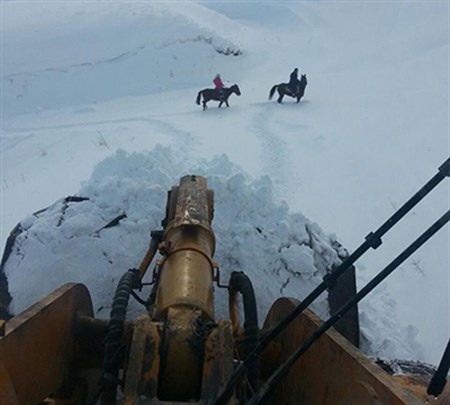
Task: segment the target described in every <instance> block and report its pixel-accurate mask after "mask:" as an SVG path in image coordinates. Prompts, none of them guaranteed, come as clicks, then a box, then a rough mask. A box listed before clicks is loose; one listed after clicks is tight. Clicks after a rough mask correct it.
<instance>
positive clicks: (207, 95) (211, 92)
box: [196, 84, 241, 110]
mask: <svg viewBox="0 0 450 405" xmlns="http://www.w3.org/2000/svg"><path fill="white" fill-rule="evenodd" d="M232 93H236V94H237V95H238V96H240V95H241V90H240V89H239V86H238V85H237V84H233V85H232V86H231V87H224V88H223V95H222V97H221V96H220V93H219V91H218V90H216V89H204V90H202V91H199V92H198V95H197V101H196V102H197V104H198V105H200V99H201V97H202V96H203V101H202V104H203V109H204V110H206V108H207V107H206V103H207V102H208V101H209V100H216V101H220V103H219V108H220V107H222V104H223V103H225V104H226V105H227V107H229V106H230V105H229V104H228V97H230V96H231V94H232Z"/></svg>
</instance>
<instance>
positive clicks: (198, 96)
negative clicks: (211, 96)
mask: <svg viewBox="0 0 450 405" xmlns="http://www.w3.org/2000/svg"><path fill="white" fill-rule="evenodd" d="M202 92H203V90H202V91H199V92H198V94H197V100H195V102H196V103H197V104H198V105H200V99H201V98H202Z"/></svg>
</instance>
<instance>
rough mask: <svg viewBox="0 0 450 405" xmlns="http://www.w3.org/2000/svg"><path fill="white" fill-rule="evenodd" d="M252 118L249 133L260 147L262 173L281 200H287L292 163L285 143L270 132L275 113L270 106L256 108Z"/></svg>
mask: <svg viewBox="0 0 450 405" xmlns="http://www.w3.org/2000/svg"><path fill="white" fill-rule="evenodd" d="M258 110H259V111H258V112H257V113H256V114H254V116H253V118H252V124H251V128H250V129H251V131H252V132H253V133H254V134H255V136H256V138H257V139H258V141H259V143H260V145H261V157H260V160H261V166H262V173H263V174H267V175H269V176H270V178H271V179H272V182H273V183H274V186H275V188H276V189H277V190H278V191H279V192H281V195H282V198H283V199H288V197H289V193H290V191H289V190H290V188H289V186H288V184H289V182H288V181H287V177H288V176H289V175H290V171H291V169H292V163H291V162H292V161H291V159H292V158H291V156H290V152H289V148H288V144H287V142H286V141H285V140H284V139H282V138H281V137H280V136H278V135H276V134H275V133H274V132H273V131H271V130H270V124H271V121H273V119H274V116H275V113H274V106H273V105H272V104H270V105H266V106H263V107H262V108H259V107H258Z"/></svg>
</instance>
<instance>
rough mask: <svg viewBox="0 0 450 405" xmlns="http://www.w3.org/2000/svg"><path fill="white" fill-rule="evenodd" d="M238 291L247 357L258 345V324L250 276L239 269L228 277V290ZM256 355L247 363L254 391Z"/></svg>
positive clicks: (256, 380)
mask: <svg viewBox="0 0 450 405" xmlns="http://www.w3.org/2000/svg"><path fill="white" fill-rule="evenodd" d="M233 290H235V291H238V292H240V293H241V294H242V298H243V305H244V316H245V320H244V338H245V340H244V351H245V353H244V356H245V357H247V356H248V355H249V354H250V353H252V352H253V351H254V350H255V348H256V347H257V346H258V342H259V326H258V310H257V307H256V299H255V292H254V290H253V286H252V283H251V281H250V278H249V277H248V276H247V275H245V274H244V273H243V272H241V271H234V272H232V273H231V277H230V292H231V291H233ZM258 371H259V362H258V357H256V356H255V357H253V358H252V360H251V362H249V364H248V374H247V376H248V381H249V383H250V385H251V387H252V389H253V390H254V391H255V390H257V388H258V377H259V375H258V374H259V372H258Z"/></svg>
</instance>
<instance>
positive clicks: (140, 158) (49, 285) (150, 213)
mask: <svg viewBox="0 0 450 405" xmlns="http://www.w3.org/2000/svg"><path fill="white" fill-rule="evenodd" d="M177 155H178V153H177V152H174V151H172V150H171V149H170V148H164V147H161V146H157V147H156V148H155V149H154V150H153V151H151V152H148V153H133V154H127V153H125V152H124V151H117V152H116V153H115V155H114V156H111V157H110V158H107V159H105V160H104V161H103V162H101V163H100V164H98V165H97V167H96V169H95V170H94V173H93V175H92V177H91V179H90V180H89V181H88V182H86V184H84V186H83V187H82V189H81V190H80V193H79V196H80V197H85V198H88V199H86V200H81V201H69V202H68V201H66V200H64V199H62V200H59V201H57V202H56V203H55V204H53V205H52V206H50V207H49V208H48V209H46V210H43V211H40V212H38V213H36V214H34V215H32V216H29V217H27V218H26V219H24V220H23V221H21V223H20V225H21V228H22V232H21V233H20V234H19V235H18V237H17V238H16V242H15V244H14V247H13V250H12V252H11V254H10V256H9V258H8V260H7V262H6V265H5V267H4V270H5V273H6V276H7V279H8V284H9V291H10V294H11V296H12V297H13V301H12V304H11V308H10V309H11V310H12V312H14V313H16V314H17V313H19V312H20V311H22V310H23V309H25V308H26V307H27V306H29V305H31V304H32V303H34V302H36V301H37V300H38V299H40V298H42V296H43V295H45V294H47V293H49V292H51V291H52V290H54V289H56V288H57V287H59V286H60V285H62V284H64V283H65V282H80V283H84V284H85V285H86V286H87V287H88V289H89V291H90V293H91V295H92V298H93V304H94V311H95V313H96V315H97V316H99V317H103V318H107V317H108V316H109V309H110V304H111V303H112V297H113V294H114V291H115V288H116V285H117V282H118V280H119V278H120V276H121V275H122V274H123V273H124V272H125V271H126V270H128V269H130V268H136V267H138V266H139V264H140V262H141V260H142V259H143V257H144V255H145V253H146V251H147V248H148V244H149V232H150V231H151V230H156V229H161V226H160V223H161V220H162V219H163V218H164V216H165V206H166V199H167V190H169V189H170V188H171V187H172V186H173V185H178V183H179V179H180V177H182V176H183V175H185V174H196V175H204V176H205V177H207V180H208V187H209V188H212V189H213V190H214V193H215V194H214V200H215V211H214V220H213V229H214V232H215V234H216V241H217V246H216V254H215V260H216V261H217V262H218V263H219V264H220V268H221V277H222V283H226V282H227V280H228V279H229V275H230V273H231V272H232V271H244V272H245V273H246V274H247V275H248V276H249V277H250V279H251V280H252V282H253V284H254V288H255V292H256V296H257V302H258V306H259V311H260V321H261V323H262V321H263V320H264V318H265V316H266V313H267V311H268V309H269V307H270V305H271V304H272V303H273V302H274V301H275V300H276V299H277V298H279V297H280V296H288V297H294V298H297V299H300V300H301V299H303V298H304V297H305V296H306V295H307V294H308V293H309V292H311V291H312V290H313V289H314V288H315V287H316V286H317V285H318V284H319V283H320V282H321V281H322V278H323V276H324V275H325V274H326V273H327V272H328V271H330V270H331V268H332V266H333V265H337V264H339V263H340V258H339V257H345V256H346V254H347V253H346V251H345V250H344V249H343V248H342V247H341V246H340V245H339V243H338V242H337V241H336V239H335V237H334V236H333V235H328V234H326V233H324V232H323V231H322V229H321V228H320V227H319V226H318V225H317V224H315V223H313V222H311V221H310V220H308V219H307V218H305V217H304V216H303V215H302V214H300V213H292V212H290V210H289V207H288V206H287V204H286V203H285V202H280V201H277V200H276V198H275V197H274V194H273V185H272V183H271V181H270V179H269V178H268V177H267V176H263V177H261V178H259V179H256V180H252V179H251V178H250V177H249V176H248V175H247V174H245V173H244V172H242V170H241V169H240V168H239V167H238V166H236V165H235V164H233V163H232V162H230V161H229V160H228V158H227V157H226V156H225V155H222V156H215V157H214V158H213V159H211V160H209V161H207V160H202V161H193V162H192V163H190V164H188V163H187V162H186V161H183V160H182V159H180V156H177ZM114 220H115V223H114V225H113V226H111V221H114ZM43 258H45V259H44V260H43ZM150 272H151V271H149V273H150ZM149 276H150V274H148V275H147V277H149ZM148 294H149V291H145V290H144V291H143V292H142V295H143V296H146V295H148ZM216 297H217V302H216V312H217V318H218V319H219V318H223V317H227V302H226V300H227V295H226V294H225V293H224V292H223V291H222V290H220V289H216ZM138 308H139V307H138V306H137V304H134V305H133V306H131V308H130V309H131V311H132V314H131V316H133V315H135V314H136V311H138ZM312 309H313V310H315V311H316V312H317V313H318V314H319V315H320V316H321V317H322V318H323V319H325V318H326V317H327V316H328V305H327V301H326V294H322V296H321V297H320V298H319V299H318V300H317V301H316V303H315V304H314V305H313V306H312ZM391 309H392V308H391ZM391 319H392V321H391V324H390V330H391V332H390V333H392V334H393V336H395V335H397V336H398V339H402V340H403V343H402V344H401V345H400V347H405V350H403V352H402V354H403V353H404V354H407V353H408V350H410V349H409V347H410V346H411V347H412V346H413V345H414V342H413V339H410V338H409V335H411V334H410V332H411V331H408V330H406V331H405V330H403V331H398V329H399V328H398V326H396V325H395V317H392V318H391ZM377 322H378V319H373V318H371V319H369V318H366V317H365V316H364V314H363V317H362V330H363V333H366V334H367V336H371V339H372V337H373V336H377V333H376V329H374V328H376V325H377ZM399 332H400V333H399ZM405 336H406V338H407V340H409V341H408V342H407V343H408V344H406V345H405ZM384 339H385V343H383V344H380V342H376V345H375V346H376V347H378V346H380V347H379V348H378V349H377V350H381V351H382V352H383V353H384V354H386V353H394V352H395V353H399V350H398V346H397V345H398V344H399V342H398V341H394V342H392V341H391V340H390V337H389V336H385V337H384ZM366 350H367V351H368V352H370V351H371V344H369V345H368V346H367V348H366ZM377 353H378V352H377Z"/></svg>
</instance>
